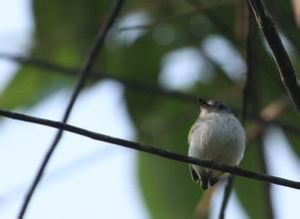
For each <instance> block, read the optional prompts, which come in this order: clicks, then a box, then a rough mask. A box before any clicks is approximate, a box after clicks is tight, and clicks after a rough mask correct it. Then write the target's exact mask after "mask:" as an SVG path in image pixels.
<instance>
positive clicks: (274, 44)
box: [248, 0, 300, 112]
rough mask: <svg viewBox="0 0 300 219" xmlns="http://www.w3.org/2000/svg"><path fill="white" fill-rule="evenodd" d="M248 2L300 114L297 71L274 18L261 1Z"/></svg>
mask: <svg viewBox="0 0 300 219" xmlns="http://www.w3.org/2000/svg"><path fill="white" fill-rule="evenodd" d="M248 2H249V4H250V5H251V8H252V12H253V14H254V15H255V18H256V21H257V24H258V26H259V28H260V29H261V31H262V32H263V34H264V36H265V38H266V40H267V42H268V45H269V46H270V48H271V50H272V53H273V58H274V60H275V62H276V64H277V68H278V70H279V74H280V78H281V81H282V83H283V85H284V86H285V89H286V90H287V93H288V94H289V96H290V99H291V100H292V102H293V103H294V105H295V107H296V109H297V110H298V111H299V112H300V88H299V85H298V83H297V78H296V75H295V71H294V68H293V66H292V63H291V61H290V59H289V56H288V54H287V52H286V50H285V48H284V46H283V44H282V42H281V39H280V37H279V34H278V32H277V30H276V29H275V26H274V23H273V20H272V17H271V15H270V14H269V13H268V11H267V9H266V8H265V6H264V4H263V2H262V1H261V0H248Z"/></svg>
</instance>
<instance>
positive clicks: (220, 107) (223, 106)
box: [218, 103, 226, 110]
mask: <svg viewBox="0 0 300 219" xmlns="http://www.w3.org/2000/svg"><path fill="white" fill-rule="evenodd" d="M218 108H219V109H220V110H225V109H226V106H225V105H224V104H222V103H220V104H219V105H218Z"/></svg>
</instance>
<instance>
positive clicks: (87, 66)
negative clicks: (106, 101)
mask: <svg viewBox="0 0 300 219" xmlns="http://www.w3.org/2000/svg"><path fill="white" fill-rule="evenodd" d="M123 3H124V0H116V2H115V4H114V7H113V8H112V10H111V12H110V14H109V16H108V19H107V20H106V22H105V23H104V25H103V27H102V28H101V29H100V31H99V32H98V34H97V36H96V38H95V41H94V43H93V44H92V47H91V49H90V51H89V52H88V54H87V56H86V59H85V62H84V64H83V66H82V68H81V70H80V71H79V77H78V80H77V83H76V85H75V88H74V90H73V93H72V96H71V99H70V101H69V103H68V105H67V109H66V111H65V113H64V115H63V119H62V123H66V122H67V120H68V118H69V116H70V114H71V111H72V109H73V106H74V104H75V101H76V99H77V97H78V95H79V93H80V91H81V89H82V88H83V86H84V83H85V81H86V79H87V78H88V76H89V75H90V72H91V70H92V67H93V65H94V63H95V61H96V58H97V55H98V53H99V50H100V49H101V47H102V46H103V42H104V40H105V37H106V35H107V33H108V31H109V30H110V28H111V26H112V25H113V23H114V22H115V20H116V18H117V16H118V14H119V12H120V10H121V8H122V6H123ZM62 134H63V129H59V130H58V132H57V134H56V136H55V138H54V140H53V142H52V144H51V146H50V148H49V150H48V151H47V153H46V155H45V157H44V159H43V161H42V164H41V165H40V167H39V170H38V172H37V174H36V176H35V178H34V181H33V183H32V185H31V187H30V188H29V190H28V192H27V194H26V196H25V200H24V202H23V204H22V206H21V210H20V212H19V215H18V218H19V219H22V218H23V217H24V214H25V212H26V210H27V208H28V204H29V202H30V200H31V198H32V196H33V193H34V192H35V190H36V188H37V186H38V184H39V182H40V180H41V178H42V175H43V173H44V171H45V169H46V166H47V164H48V163H49V160H50V158H51V156H52V154H53V152H54V150H55V149H56V147H57V145H58V143H59V141H60V139H61V137H62Z"/></svg>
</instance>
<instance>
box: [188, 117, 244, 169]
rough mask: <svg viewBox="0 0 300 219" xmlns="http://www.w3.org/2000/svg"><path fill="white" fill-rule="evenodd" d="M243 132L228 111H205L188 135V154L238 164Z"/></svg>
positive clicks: (241, 156) (240, 155)
mask: <svg viewBox="0 0 300 219" xmlns="http://www.w3.org/2000/svg"><path fill="white" fill-rule="evenodd" d="M245 140H246V138H245V132H244V129H243V127H242V125H241V124H240V122H239V121H238V120H237V119H236V118H235V117H234V116H233V115H232V114H229V113H216V112H212V113H207V114H206V115H202V116H201V117H199V118H198V120H197V121H196V122H195V124H194V125H193V127H192V129H191V133H190V136H189V144H190V147H189V152H188V154H189V156H192V157H197V158H200V159H207V160H213V161H215V162H217V163H220V164H226V165H232V166H233V165H238V164H239V163H240V161H241V160H242V158H243V155H244V150H245Z"/></svg>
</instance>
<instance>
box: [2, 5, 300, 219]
mask: <svg viewBox="0 0 300 219" xmlns="http://www.w3.org/2000/svg"><path fill="white" fill-rule="evenodd" d="M112 2H113V1H109V0H100V1H99V0H85V1H83V0H72V1H60V0H48V1H45V0H34V1H33V14H34V21H35V34H34V39H33V46H32V48H31V51H30V54H31V56H32V57H38V58H40V59H43V60H48V61H49V62H54V63H57V64H60V65H64V66H80V65H81V63H82V62H83V59H84V56H85V55H86V52H87V50H88V48H89V46H90V44H91V42H92V40H93V38H94V37H95V34H96V32H97V31H98V29H99V27H100V25H101V24H102V23H103V21H104V19H105V18H106V16H107V13H108V11H109V8H110V7H111V4H112ZM191 2H194V3H197V4H195V5H192V4H189V3H188V1H182V0H172V1H171V0H168V1H158V0H155V1H134V0H130V1H127V2H126V7H125V8H124V9H123V12H122V15H121V16H120V18H119V19H118V23H117V24H116V25H115V28H114V29H113V30H112V31H111V32H110V34H109V39H108V40H107V42H106V44H105V48H104V49H103V51H102V52H101V54H100V58H99V61H98V63H97V66H96V67H95V69H98V68H99V69H100V71H104V72H108V73H110V74H111V76H117V77H121V78H125V79H129V80H133V81H136V82H140V83H147V84H152V85H155V86H160V80H159V78H160V74H161V72H162V67H163V66H162V63H163V59H164V58H165V57H166V56H167V55H168V54H170V52H172V51H176V50H179V49H182V48H193V49H196V50H198V51H199V53H200V54H202V58H203V60H202V61H204V63H205V68H206V69H207V70H205V71H203V72H199V74H209V80H208V81H201V80H195V81H194V83H193V84H192V85H191V86H190V87H189V88H186V89H185V90H184V92H186V93H191V94H194V95H200V96H204V97H205V98H217V99H222V100H224V101H225V102H227V103H229V104H230V105H231V106H232V107H233V108H234V109H241V105H242V89H243V88H242V87H243V83H244V78H245V77H240V78H239V79H232V77H230V76H229V74H228V72H227V71H226V70H225V69H226V68H224V66H222V65H220V63H218V62H217V61H216V60H215V59H214V58H212V57H211V56H210V55H209V54H208V53H207V51H205V50H203V45H204V44H205V42H206V40H207V39H210V38H211V36H218V37H219V38H220V39H222V40H223V41H226V42H228V43H229V45H231V47H232V49H234V50H235V51H237V52H238V56H239V57H240V58H242V60H243V61H244V63H246V60H245V44H246V42H245V40H246V37H245V36H246V34H245V33H246V32H247V25H246V24H247V16H246V15H245V13H246V11H247V10H246V9H247V7H246V4H245V2H243V1H228V2H226V1H221V3H220V1H203V2H202V3H201V1H191ZM267 6H268V7H269V8H270V11H271V13H272V14H273V15H274V17H275V19H276V23H278V24H279V26H280V30H281V34H282V35H283V36H284V37H285V40H286V41H287V42H289V45H290V46H291V47H292V49H293V50H292V51H289V52H290V54H291V59H292V60H293V62H294V66H295V68H296V72H297V71H299V66H300V65H299V63H297V60H298V59H299V56H298V54H299V53H298V51H299V49H300V46H299V45H300V35H299V34H300V32H299V31H298V29H297V27H296V25H295V22H294V17H293V13H292V6H291V3H290V2H289V1H285V0H278V1H274V2H273V1H272V2H271V1H267ZM137 13H138V14H139V16H142V17H144V18H145V17H146V18H147V19H146V20H148V22H147V23H145V25H146V26H142V27H141V26H140V27H136V29H137V30H138V31H142V33H141V34H140V35H139V36H138V38H137V39H135V40H131V41H130V40H129V41H126V40H125V36H126V35H128V34H130V33H131V32H132V33H133V32H135V31H137V30H132V29H131V30H120V28H122V27H125V26H124V25H123V26H121V25H120V24H122V21H124V19H125V18H128V17H130V16H133V15H137ZM142 17H138V18H136V19H142ZM123 23H124V22H123ZM255 31H258V29H256V30H255ZM253 42H255V43H254V44H253V51H254V54H253V57H252V59H253V60H254V63H257V64H256V65H255V72H254V74H255V80H254V81H253V85H252V86H253V88H254V89H255V90H256V91H255V92H256V93H258V95H256V98H258V99H259V100H258V101H259V103H260V104H259V105H258V106H256V105H254V106H253V105H252V106H251V108H252V109H253V110H254V111H255V112H259V111H260V110H261V109H262V108H264V107H265V106H267V105H269V104H270V103H271V102H273V101H275V100H277V99H279V98H281V97H282V96H285V95H286V92H285V90H284V88H283V86H282V85H281V82H280V78H279V76H278V74H277V70H276V66H275V63H274V61H273V59H272V57H271V54H270V53H269V51H268V49H267V46H266V45H265V43H264V40H263V39H262V38H261V35H260V34H258V35H257V36H256V38H255V39H253ZM220 50H222V48H220ZM212 52H213V53H216V54H218V53H219V51H212ZM234 61H235V60H228V63H229V65H234ZM245 72H246V69H241V70H240V72H236V73H237V74H243V75H244V74H245ZM183 77H184V76H183ZM74 80H75V78H70V77H66V76H62V75H56V74H53V73H50V72H49V71H47V69H40V68H35V67H32V66H26V65H24V66H21V68H20V69H19V70H18V72H17V73H16V75H15V77H14V78H13V79H12V81H11V82H10V84H9V85H8V86H7V88H6V90H5V91H4V92H3V93H2V95H1V96H0V107H1V108H6V109H13V108H16V107H30V106H32V105H34V104H37V103H38V102H39V101H41V100H43V99H44V98H45V97H47V96H49V95H51V94H53V93H54V92H57V91H58V90H59V89H65V88H68V89H69V88H70V86H72V85H73V82H74ZM92 85H93V83H90V84H89V86H92ZM249 95H250V96H251V95H252V93H251V92H250V94H249ZM124 98H125V100H126V103H127V107H128V111H129V114H130V117H131V119H132V121H133V122H134V125H135V128H136V130H137V133H138V141H140V142H146V143H148V144H153V145H159V146H161V147H163V148H165V149H168V150H171V151H174V152H178V153H182V154H186V152H187V146H188V145H187V140H186V139H187V133H188V130H189V127H190V126H191V125H192V123H193V121H194V120H195V119H196V117H197V114H198V108H197V105H196V100H195V104H190V103H189V102H187V101H186V102H185V101H180V100H177V99H176V98H170V97H168V98H166V97H164V96H163V95H162V94H160V95H153V93H147V92H141V91H138V90H134V89H130V88H128V87H125V94H124ZM237 113H240V111H239V110H238V111H237ZM276 119H277V120H278V121H281V122H284V123H289V124H290V125H291V126H293V127H299V122H298V121H299V116H298V115H297V114H296V113H295V111H294V109H293V107H292V106H291V105H288V106H286V108H285V110H284V113H281V114H280V115H278V118H276ZM253 123H255V120H254V119H248V120H247V128H248V130H250V129H251V127H252V125H253ZM285 133H286V136H287V138H288V140H289V141H290V143H291V147H292V148H293V149H294V151H295V153H297V155H298V156H299V155H300V146H299V143H300V137H299V136H300V135H299V133H298V135H297V134H295V132H294V133H291V132H290V131H288V130H285ZM258 147H262V145H261V144H257V142H256V140H255V139H249V140H248V149H247V152H246V155H245V159H244V161H243V163H242V166H243V167H244V168H246V169H251V170H254V171H260V172H261V171H263V168H262V164H261V162H260V161H258V160H257V156H256V154H257V153H259V150H258ZM138 159H139V162H138V165H139V166H138V174H139V180H140V186H141V189H142V192H143V195H144V199H145V203H146V204H147V206H148V208H149V211H150V213H151V216H152V218H156V219H167V218H172V219H176V218H178V219H182V218H194V217H195V215H196V212H195V211H196V206H197V204H198V203H199V201H200V200H201V197H202V194H203V192H202V190H201V189H200V187H199V186H198V185H195V184H193V183H192V180H191V179H190V176H189V172H188V168H187V165H184V164H181V163H177V162H174V161H169V160H165V159H161V158H157V157H154V156H151V155H147V154H140V155H139V158H138ZM235 191H236V192H237V195H238V198H239V200H240V201H241V204H242V205H243V206H244V208H245V210H246V211H247V213H248V214H249V216H250V217H251V218H256V219H260V218H265V217H266V215H267V214H266V212H265V211H266V206H265V200H266V195H267V194H266V193H265V190H264V189H263V186H262V183H260V182H256V181H253V180H248V179H245V178H239V177H237V182H236V186H235ZM219 195H221V194H219Z"/></svg>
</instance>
